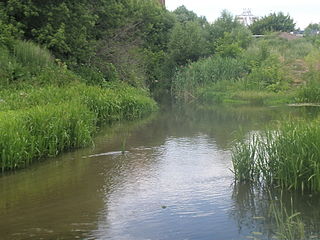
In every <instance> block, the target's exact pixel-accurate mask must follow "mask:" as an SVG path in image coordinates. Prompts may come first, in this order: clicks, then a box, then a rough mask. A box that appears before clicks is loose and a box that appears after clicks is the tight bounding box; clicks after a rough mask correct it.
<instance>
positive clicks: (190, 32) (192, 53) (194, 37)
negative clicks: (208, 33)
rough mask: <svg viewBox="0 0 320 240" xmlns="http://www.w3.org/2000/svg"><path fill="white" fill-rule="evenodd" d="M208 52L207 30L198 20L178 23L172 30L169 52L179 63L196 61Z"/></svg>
mask: <svg viewBox="0 0 320 240" xmlns="http://www.w3.org/2000/svg"><path fill="white" fill-rule="evenodd" d="M206 53H207V42H206V39H205V32H204V30H203V29H202V28H201V26H200V25H199V24H198V23H197V22H186V23H185V24H181V23H177V24H176V25H175V26H174V27H173V29H172V32H171V36H170V42H169V54H170V57H171V59H172V60H173V61H174V62H175V63H176V64H177V65H184V64H186V63H187V62H188V61H196V60H198V59H199V58H200V57H201V56H204V55H205V54H206Z"/></svg>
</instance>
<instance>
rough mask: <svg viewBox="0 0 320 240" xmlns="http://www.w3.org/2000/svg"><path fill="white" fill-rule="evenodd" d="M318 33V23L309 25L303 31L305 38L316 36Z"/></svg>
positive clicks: (319, 26)
mask: <svg viewBox="0 0 320 240" xmlns="http://www.w3.org/2000/svg"><path fill="white" fill-rule="evenodd" d="M319 32H320V23H310V24H309V25H308V26H307V27H306V29H305V30H304V34H305V35H306V36H312V35H317V34H319Z"/></svg>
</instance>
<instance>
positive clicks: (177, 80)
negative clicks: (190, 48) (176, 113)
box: [172, 56, 247, 100]
mask: <svg viewBox="0 0 320 240" xmlns="http://www.w3.org/2000/svg"><path fill="white" fill-rule="evenodd" d="M246 71H247V69H246V66H245V62H244V61H242V59H240V58H239V59H236V58H230V57H220V56H213V57H209V58H207V59H202V60H200V61H198V62H195V63H191V64H189V65H187V66H186V67H185V68H182V69H180V70H179V71H178V72H177V73H176V75H175V77H174V79H173V83H172V85H173V86H172V90H173V92H174V94H175V95H176V97H177V98H178V99H184V100H188V99H190V98H192V97H193V96H194V94H195V91H196V89H197V88H199V87H203V86H205V85H212V84H214V83H217V82H219V81H233V80H236V79H239V78H241V76H243V75H244V74H245V73H246Z"/></svg>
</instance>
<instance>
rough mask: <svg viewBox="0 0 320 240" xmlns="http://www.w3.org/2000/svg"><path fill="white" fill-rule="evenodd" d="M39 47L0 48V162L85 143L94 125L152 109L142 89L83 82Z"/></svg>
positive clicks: (19, 161)
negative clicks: (91, 84) (89, 84)
mask: <svg viewBox="0 0 320 240" xmlns="http://www.w3.org/2000/svg"><path fill="white" fill-rule="evenodd" d="M82 81H83V79H81V78H80V77H79V76H77V75H76V74H74V73H73V72H71V71H69V70H68V69H67V68H66V66H64V65H63V64H60V66H59V65H56V64H55V63H54V61H53V58H52V57H51V55H50V53H49V52H48V51H47V50H45V49H42V48H41V47H39V46H37V45H35V44H33V43H31V42H24V41H17V42H16V43H15V44H14V46H13V50H12V51H9V50H8V49H4V51H0V87H1V90H0V166H1V170H2V171H6V170H13V169H17V168H22V167H26V166H28V165H29V164H31V163H32V162H33V161H35V160H37V159H42V158H44V157H48V156H56V155H57V154H59V153H61V152H62V151H65V150H67V149H71V148H77V147H82V146H85V145H88V144H90V143H91V141H92V135H93V133H94V132H95V129H96V126H97V125H102V124H104V123H110V122H113V121H117V120H122V119H135V118H139V117H142V116H144V115H146V114H148V113H150V112H152V111H154V110H156V109H157V104H156V103H155V101H153V100H152V99H151V98H150V97H149V95H148V93H147V92H145V91H143V90H139V89H136V88H133V87H129V86H128V85H126V84H121V83H113V84H111V83H107V82H105V83H104V84H103V87H101V86H87V85H86V84H84V83H81V82H82Z"/></svg>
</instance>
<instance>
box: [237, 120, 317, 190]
mask: <svg viewBox="0 0 320 240" xmlns="http://www.w3.org/2000/svg"><path fill="white" fill-rule="evenodd" d="M319 134H320V127H319V120H318V119H316V120H313V121H311V122H307V121H303V120H300V121H298V120H295V121H289V122H284V123H280V124H279V126H278V128H277V129H276V130H267V131H265V132H260V133H253V134H251V135H250V136H249V139H248V140H247V141H245V140H242V141H239V142H237V144H236V145H235V147H234V150H233V157H232V159H233V167H234V174H235V179H236V180H237V181H240V182H242V181H253V182H260V183H262V184H265V185H268V186H272V185H275V186H280V187H282V188H286V189H293V190H301V191H312V192H319V191H320V163H319V158H320V151H319V144H320V138H319Z"/></svg>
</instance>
